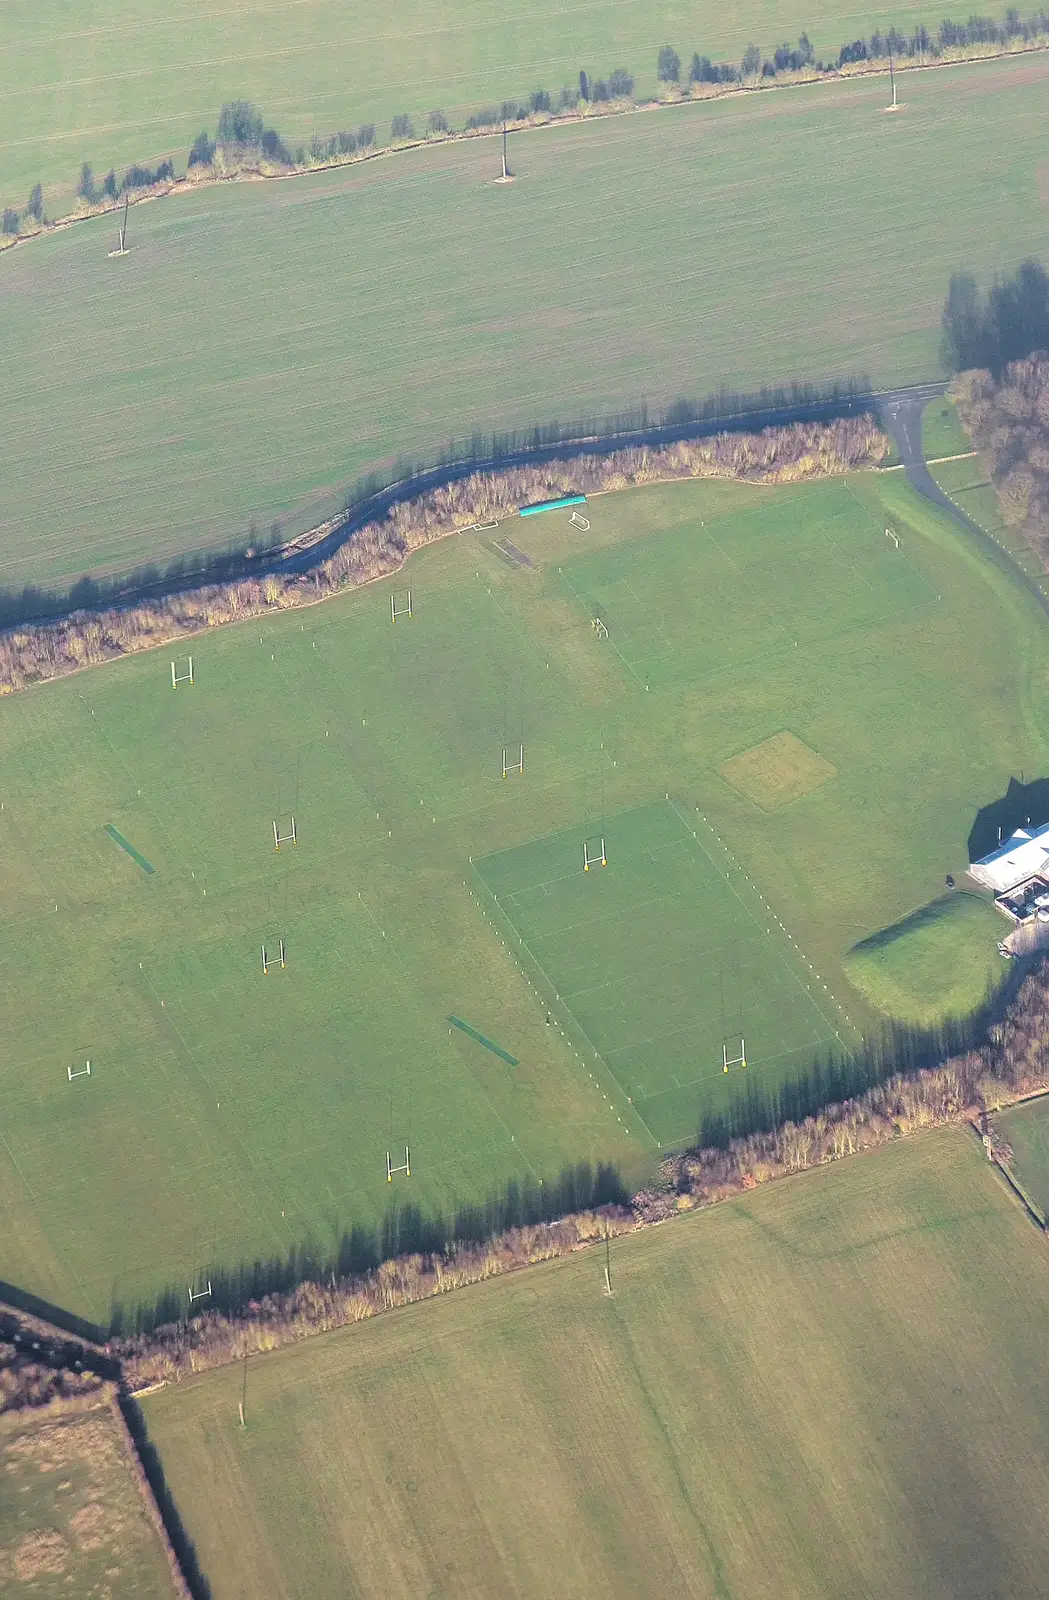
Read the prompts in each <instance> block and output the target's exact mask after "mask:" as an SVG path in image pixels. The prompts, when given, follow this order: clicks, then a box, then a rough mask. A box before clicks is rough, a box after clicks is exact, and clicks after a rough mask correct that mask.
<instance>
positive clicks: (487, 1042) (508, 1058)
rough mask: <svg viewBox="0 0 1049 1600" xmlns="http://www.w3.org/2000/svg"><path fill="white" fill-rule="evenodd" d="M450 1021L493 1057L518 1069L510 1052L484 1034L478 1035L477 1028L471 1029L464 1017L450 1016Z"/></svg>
mask: <svg viewBox="0 0 1049 1600" xmlns="http://www.w3.org/2000/svg"><path fill="white" fill-rule="evenodd" d="M448 1021H449V1022H450V1023H451V1024H452V1026H453V1028H459V1029H460V1030H461V1031H462V1032H463V1033H468V1034H469V1035H470V1038H471V1039H476V1040H477V1043H478V1044H483V1045H484V1047H485V1049H486V1050H490V1051H491V1052H492V1054H493V1055H495V1056H499V1057H500V1058H501V1059H502V1060H503V1061H505V1062H507V1063H508V1065H509V1066H511V1067H516V1066H517V1065H518V1061H517V1057H516V1056H512V1055H511V1054H510V1052H509V1051H508V1050H504V1049H503V1048H502V1046H501V1045H497V1044H493V1042H492V1040H491V1039H486V1038H485V1036H484V1034H483V1033H478V1031H477V1029H476V1028H471V1026H470V1024H469V1023H468V1022H464V1021H463V1019H462V1017H453V1016H449V1018H448Z"/></svg>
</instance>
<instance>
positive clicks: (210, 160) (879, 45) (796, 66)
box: [0, 8, 1049, 237]
mask: <svg viewBox="0 0 1049 1600" xmlns="http://www.w3.org/2000/svg"><path fill="white" fill-rule="evenodd" d="M1046 36H1049V11H1034V12H1031V13H1029V14H1028V15H1027V16H1026V17H1024V16H1021V15H1020V13H1019V11H1017V10H1016V9H1015V8H1010V9H1009V10H1008V11H1007V12H1006V14H1005V16H1004V17H1003V18H1002V19H1001V20H1000V21H999V20H996V19H994V18H991V17H980V16H970V17H969V18H968V20H967V21H966V22H963V23H962V22H955V21H953V20H952V19H950V18H945V19H944V21H943V22H941V23H940V26H939V29H938V31H937V33H936V34H935V35H933V34H930V32H929V31H928V29H927V28H925V27H923V26H920V25H919V26H918V27H916V28H915V29H914V30H913V32H911V33H910V34H903V33H901V32H900V30H899V29H898V28H896V27H895V26H894V27H891V28H889V29H887V30H886V31H885V32H884V33H882V32H881V31H880V30H878V29H876V30H875V31H874V32H873V33H872V34H871V35H870V36H869V37H864V38H859V39H852V40H848V41H846V42H845V43H844V44H842V45H841V46H840V48H839V50H838V53H837V55H836V56H831V57H828V59H827V60H823V59H822V58H817V57H816V55H815V52H814V50H813V47H812V44H811V41H810V40H809V37H808V34H807V33H802V34H800V35H799V37H798V40H797V43H796V44H790V43H789V42H784V43H782V44H779V45H777V46H776V47H775V49H773V50H772V51H771V52H770V53H769V54H765V53H764V52H763V51H762V49H761V48H760V47H759V46H758V45H756V44H748V46H747V48H746V49H745V50H744V52H743V55H742V57H741V58H740V61H739V62H738V64H737V63H736V62H729V61H720V62H719V61H714V60H712V58H711V57H710V56H708V55H702V54H701V53H700V52H699V51H698V50H697V51H695V52H694V53H693V55H692V59H691V61H690V62H689V65H688V68H687V70H685V69H684V68H683V64H682V59H681V56H680V55H679V54H678V52H677V50H676V49H675V48H674V46H673V45H670V44H666V45H663V46H662V47H661V48H660V50H659V52H658V54H657V57H656V78H657V81H658V83H659V84H660V86H661V89H662V91H663V92H664V94H671V95H673V94H675V93H690V94H691V93H693V92H695V91H702V90H703V89H705V88H709V87H717V86H719V85H720V86H725V87H732V86H734V85H738V86H742V85H747V84H749V85H754V84H759V83H761V82H763V81H767V80H770V79H775V78H776V77H777V76H779V75H780V74H783V73H801V72H804V73H812V74H819V73H836V72H840V71H841V70H842V68H844V67H849V66H856V65H858V64H862V63H863V62H868V61H869V62H878V61H884V60H888V59H890V58H891V59H896V60H913V59H917V60H920V61H936V60H939V59H940V58H942V57H943V56H944V55H945V54H946V53H948V52H951V51H954V52H959V51H964V50H967V49H972V48H973V47H978V46H991V47H999V48H1003V49H1007V48H1009V47H1011V46H1015V45H1017V44H1031V43H1034V42H1035V41H1036V40H1038V39H1043V38H1045V37H1046ZM634 87H635V80H634V76H633V74H632V73H631V72H630V71H629V70H628V69H627V68H626V67H615V68H614V69H613V70H612V71H610V72H608V73H607V74H606V75H605V76H604V77H597V76H595V75H594V74H593V73H592V72H591V71H590V70H589V69H587V68H582V69H580V71H579V75H578V79H577V80H576V81H575V82H574V83H572V84H565V85H564V86H563V87H562V88H561V89H559V90H556V91H553V92H551V91H550V90H548V89H545V88H539V89H533V90H532V91H531V93H530V94H529V96H528V97H527V99H525V100H519V99H515V100H504V101H503V102H502V103H501V104H500V105H489V106H482V107H481V108H480V109H479V110H477V111H474V112H471V114H470V115H469V116H468V117H467V118H466V120H465V122H464V125H463V128H464V131H466V132H475V131H483V130H485V129H488V128H495V127H498V126H500V125H501V124H503V123H507V124H516V125H520V124H521V123H524V122H527V121H528V120H529V119H530V118H535V117H557V116H566V115H571V114H572V113H573V112H576V111H578V109H579V107H580V106H581V105H582V106H601V105H604V104H608V105H615V104H622V103H623V102H627V101H630V100H632V99H633V96H634ZM455 131H456V130H455V128H454V127H453V125H452V123H451V122H450V120H449V118H448V117H447V115H446V114H445V112H444V111H443V110H441V109H440V108H439V107H434V108H433V109H432V110H431V111H429V112H428V113H427V114H426V116H425V119H424V120H423V123H422V125H421V132H419V131H417V129H416V126H415V123H414V121H413V119H412V116H411V114H410V113H409V112H407V111H402V112H398V113H397V114H396V115H395V116H394V117H393V118H391V121H390V131H389V142H390V144H392V145H397V144H403V143H407V142H413V141H415V140H417V139H420V138H425V139H433V138H440V137H442V136H445V135H448V134H452V133H454V132H455ZM379 147H380V146H379V144H378V135H377V129H376V127H375V125H374V123H362V124H361V125H360V126H359V127H358V128H356V129H342V130H340V131H338V132H335V133H329V134H314V135H313V137H312V138H311V139H310V141H309V144H308V145H307V144H305V143H299V144H297V145H295V146H294V148H292V147H291V146H290V145H289V144H287V143H286V142H285V140H284V139H283V138H282V136H281V134H280V133H279V132H278V131H277V129H276V128H274V127H270V126H267V125H266V123H265V121H264V119H263V117H262V116H261V114H260V113H259V112H258V111H257V110H256V109H255V107H254V106H253V105H252V104H251V103H250V101H247V100H231V101H228V102H227V103H226V104H225V105H224V106H223V107H222V110H221V112H220V114H219V119H218V124H217V127H216V128H215V131H214V133H212V132H211V131H209V130H208V129H202V130H201V132H200V133H199V134H198V135H197V137H196V139H194V141H193V143H192V145H191V147H190V150H189V154H188V157H187V168H188V169H189V170H193V169H194V168H197V169H200V168H205V169H206V168H209V167H211V166H213V165H214V164H215V162H216V159H219V160H221V161H222V162H223V164H224V165H225V166H226V167H227V168H229V167H230V166H237V165H241V164H245V163H248V162H251V161H252V160H264V161H267V162H269V163H272V164H274V165H276V166H282V167H286V168H288V169H289V170H290V169H294V168H300V167H309V166H311V165H317V164H321V163H326V162H335V161H338V160H345V159H347V158H349V157H352V156H356V155H367V154H369V153H371V152H372V151H373V150H375V149H377V148H379ZM174 177H175V168H174V163H173V162H172V161H171V160H166V161H162V162H161V163H160V165H159V166H158V167H157V168H155V169H151V168H150V167H147V166H139V165H137V164H135V165H132V166H130V167H129V168H128V169H127V171H126V172H125V174H124V176H123V178H122V179H121V180H120V181H119V182H118V180H117V176H116V173H115V171H114V170H112V169H111V170H110V171H109V172H107V173H106V175H105V177H104V178H103V179H102V181H101V183H100V184H97V185H96V182H95V177H94V171H93V168H92V166H91V163H90V162H84V164H83V166H82V167H81V172H80V180H79V183H78V185H77V197H78V198H79V199H80V200H82V201H83V202H84V203H85V204H87V205H96V204H99V203H102V202H105V201H106V200H116V199H118V198H119V197H120V195H122V194H125V193H127V191H128V190H132V189H141V188H148V187H151V186H153V185H155V184H158V183H163V182H166V181H170V180H171V179H173V178H174ZM46 224H47V218H46V216H45V214H44V197H43V190H42V188H41V185H40V184H39V183H37V184H34V185H33V188H32V191H31V192H30V195H29V199H28V201H27V203H26V205H25V207H24V209H23V210H22V211H21V212H20V211H19V210H18V209H17V208H16V207H13V206H7V207H5V208H4V209H3V212H2V216H0V232H2V233H3V235H5V236H7V237H17V236H18V235H19V234H20V233H21V232H24V231H30V232H32V231H35V230H36V229H37V228H41V227H44V226H46Z"/></svg>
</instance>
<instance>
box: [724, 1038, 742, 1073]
mask: <svg viewBox="0 0 1049 1600" xmlns="http://www.w3.org/2000/svg"><path fill="white" fill-rule="evenodd" d="M746 1064H747V1043H746V1040H745V1039H742V1038H741V1039H740V1041H739V1055H738V1056H730V1055H729V1053H728V1045H727V1044H723V1045H722V1046H721V1070H722V1072H729V1071H731V1069H732V1068H733V1067H745V1066H746Z"/></svg>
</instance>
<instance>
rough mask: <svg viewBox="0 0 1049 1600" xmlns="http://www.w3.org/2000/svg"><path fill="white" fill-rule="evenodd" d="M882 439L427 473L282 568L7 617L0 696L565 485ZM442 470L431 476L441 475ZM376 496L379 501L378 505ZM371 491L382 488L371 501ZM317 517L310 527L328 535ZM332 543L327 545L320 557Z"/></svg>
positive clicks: (826, 463) (683, 450) (680, 476)
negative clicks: (33, 619) (13, 621)
mask: <svg viewBox="0 0 1049 1600" xmlns="http://www.w3.org/2000/svg"><path fill="white" fill-rule="evenodd" d="M889 448H890V445H889V441H888V439H887V438H886V436H885V435H884V433H882V431H881V430H880V428H879V427H878V425H877V423H876V422H875V420H874V418H873V416H872V415H871V414H870V413H869V412H863V413H861V414H859V415H850V416H837V417H833V418H832V419H830V420H826V421H813V422H794V423H791V424H789V425H787V426H782V427H766V428H764V429H762V430H761V431H760V432H757V433H747V432H743V431H733V430H729V429H723V430H722V431H720V432H716V433H713V432H708V433H705V434H703V436H702V437H700V438H698V439H696V438H693V439H682V438H678V439H676V440H674V441H673V442H669V443H666V444H655V445H632V446H627V447H621V448H616V447H615V446H614V444H613V445H612V446H611V448H606V449H605V450H604V451H602V450H601V448H600V445H599V444H598V445H597V446H595V447H591V446H590V445H588V444H585V443H580V444H578V445H577V446H576V448H575V451H574V453H573V451H572V447H570V446H567V447H566V453H565V454H564V455H562V456H559V455H556V454H552V449H551V447H545V446H543V447H540V448H539V449H538V450H537V452H536V454H537V455H539V456H541V457H544V458H545V457H546V456H548V455H552V459H541V460H533V461H529V460H528V459H527V457H523V458H521V459H519V460H518V461H517V462H516V464H508V465H505V466H491V467H488V468H482V469H481V470H473V471H471V470H470V469H469V468H468V467H463V468H449V469H448V471H447V473H446V474H442V471H441V469H435V471H434V472H433V473H431V474H427V475H421V478H422V482H423V483H425V482H426V478H427V477H429V478H430V479H431V480H432V479H434V478H436V479H437V482H436V483H435V484H434V483H432V482H431V484H430V485H429V486H426V487H420V488H418V489H417V490H416V492H415V493H414V494H411V493H410V487H411V482H412V480H411V479H409V480H407V488H406V489H405V491H404V493H403V495H402V497H400V498H394V499H392V503H388V504H387V509H386V510H385V512H384V513H383V514H382V515H380V516H377V517H374V518H372V519H370V520H365V521H363V523H362V524H360V525H358V526H354V525H353V518H352V514H351V515H350V516H349V517H342V518H339V519H334V531H328V532H327V533H326V535H325V537H324V538H323V539H321V540H320V541H319V542H318V543H317V544H315V545H311V544H310V542H309V539H308V536H303V538H301V539H299V540H296V541H294V549H293V560H292V563H291V564H290V565H286V566H285V568H284V570H271V571H270V572H268V573H265V572H264V573H261V574H260V575H259V576H257V577H256V576H251V577H236V578H233V579H231V580H230V581H228V582H225V583H210V584H203V585H198V586H194V587H183V588H182V589H180V590H176V591H175V592H173V593H170V594H162V595H159V596H156V597H154V598H145V599H141V600H138V601H135V602H132V603H124V604H120V603H117V604H115V605H111V606H109V607H107V608H91V609H88V608H83V609H80V610H76V611H73V612H72V613H71V614H69V615H68V616H65V617H61V618H58V619H56V620H54V621H47V622H41V623H34V624H29V625H23V626H15V627H12V628H9V629H8V630H7V631H5V632H3V633H0V694H11V693H15V692H18V691H20V690H23V689H25V688H28V687H30V686H31V685H33V684H36V683H41V682H47V681H50V680H51V679H53V678H57V677H63V676H66V675H68V674H70V673H73V672H77V671H82V670H83V669H85V668H87V667H90V666H95V665H99V664H101V663H102V662H105V661H112V660H117V659H119V658H121V657H123V656H125V655H129V654H133V653H136V652H138V651H140V650H148V649H153V648H155V647H156V646H159V645H164V644H170V643H171V642H173V641H174V640H180V639H187V638H190V637H192V636H193V635H195V634H198V633H201V632H204V631H205V630H207V629H208V628H212V627H217V626H221V625H223V624H225V623H229V622H236V621H243V620H246V619H247V618H250V617H257V616H261V615H265V614H267V613H272V612H279V611H287V610H292V609H295V608H299V607H302V606H307V605H313V604H317V603H318V602H319V601H322V600H325V599H328V598H330V597H331V596H333V595H335V594H339V593H342V592H344V591H345V590H347V589H352V588H357V587H359V586H360V585H362V584H365V583H369V582H372V581H374V580H375V579H377V578H381V577H385V576H387V575H389V574H390V573H393V572H396V571H398V570H399V568H400V567H402V566H403V564H404V562H405V561H406V560H407V559H408V556H409V555H410V554H411V553H412V551H413V550H416V549H419V548H421V547H422V546H423V545H426V544H431V543H433V542H434V541H436V540H437V539H442V538H448V537H451V536H452V535H454V534H457V533H462V532H469V531H472V530H473V529H475V528H476V526H477V525H478V524H479V523H488V522H491V521H493V520H495V519H499V520H501V519H502V518H504V517H510V516H516V514H517V511H518V508H519V507H520V506H522V505H525V504H527V503H528V502H529V501H534V500H541V499H552V498H556V497H557V496H559V495H562V494H565V493H566V492H575V491H577V490H578V491H582V492H583V493H587V494H597V493H607V492H610V491H615V490H619V489H625V488H628V487H634V486H638V485H641V484H647V483H656V482H666V481H683V480H687V479H698V478H728V479H734V480H736V481H738V482H747V483H753V484H782V483H792V482H799V481H801V480H803V479H808V478H814V477H828V476H833V475H836V474H838V473H841V472H847V471H851V470H855V469H857V468H864V467H874V466H877V465H878V464H879V462H881V461H883V460H884V458H885V456H886V455H887V453H888V451H889ZM442 476H443V477H444V481H441V479H442ZM393 492H399V491H398V489H397V486H395V491H388V492H387V493H386V495H385V498H386V499H387V501H388V502H389V499H390V494H391V493H393ZM380 498H382V497H380ZM332 527H333V523H332V521H331V520H330V521H329V522H327V523H324V524H322V525H321V530H315V531H323V530H331V529H332ZM329 545H334V549H333V551H332V553H331V554H329V555H326V556H325V554H324V551H325V549H326V548H327V547H328V546H329Z"/></svg>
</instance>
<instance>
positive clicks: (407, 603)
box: [390, 589, 412, 622]
mask: <svg viewBox="0 0 1049 1600" xmlns="http://www.w3.org/2000/svg"><path fill="white" fill-rule="evenodd" d="M411 614H412V591H411V590H410V589H399V590H398V589H394V591H393V593H392V594H391V595H390V621H391V622H396V621H397V618H398V617H408V618H409V619H410V618H411Z"/></svg>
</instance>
